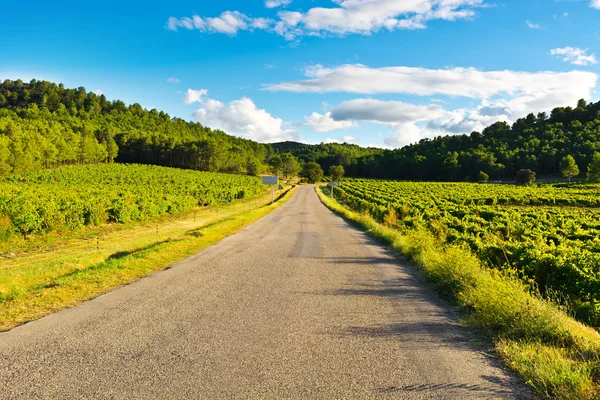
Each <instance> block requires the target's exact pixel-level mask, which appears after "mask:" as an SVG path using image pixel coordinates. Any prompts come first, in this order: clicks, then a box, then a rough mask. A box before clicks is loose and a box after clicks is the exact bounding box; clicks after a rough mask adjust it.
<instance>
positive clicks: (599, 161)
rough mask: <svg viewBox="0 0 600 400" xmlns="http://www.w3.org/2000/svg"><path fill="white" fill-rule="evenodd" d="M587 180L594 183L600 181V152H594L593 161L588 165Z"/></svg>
mask: <svg viewBox="0 0 600 400" xmlns="http://www.w3.org/2000/svg"><path fill="white" fill-rule="evenodd" d="M587 181H588V182H593V183H599V182H600V153H594V156H593V157H592V162H591V163H590V165H588V170H587Z"/></svg>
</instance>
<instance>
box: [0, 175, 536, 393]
mask: <svg viewBox="0 0 600 400" xmlns="http://www.w3.org/2000/svg"><path fill="white" fill-rule="evenodd" d="M479 350H480V349H478V348H475V347H473V345H472V344H471V337H470V335H469V333H468V332H467V331H466V330H465V329H464V328H463V327H461V326H460V324H458V323H457V318H456V316H454V315H453V313H452V312H451V310H450V309H449V308H448V306H447V305H445V303H444V302H441V301H440V300H438V298H437V297H436V296H435V295H433V294H432V293H431V290H430V289H429V288H428V287H427V286H426V285H424V284H423V283H422V282H421V281H420V280H419V279H417V278H415V277H414V275H413V272H411V269H410V268H408V267H405V266H403V265H402V264H401V263H400V262H399V261H397V260H396V259H394V258H393V257H392V256H391V255H390V254H388V252H387V250H386V249H385V248H383V247H381V246H379V245H377V244H376V243H374V242H373V241H371V240H370V239H369V238H368V237H367V236H366V235H365V234H364V233H362V232H360V231H358V230H357V229H355V228H353V227H351V226H350V225H348V224H347V223H346V222H345V221H344V220H342V219H341V218H339V217H338V216H336V215H334V214H333V213H332V212H331V211H329V210H328V209H327V208H325V207H324V206H323V205H322V204H321V202H320V201H319V199H318V197H317V195H316V193H315V192H314V188H312V187H309V186H303V187H300V188H299V189H298V191H297V192H296V194H295V195H294V196H293V198H292V199H291V200H290V201H289V202H288V203H286V204H285V205H283V206H282V207H280V208H279V209H277V210H275V211H274V212H273V213H271V214H269V215H268V216H266V217H264V218H263V219H261V220H259V221H257V222H255V223H254V224H252V225H250V226H248V227H246V228H245V229H243V230H242V231H240V232H238V233H237V234H235V235H233V236H230V237H228V238H226V239H225V240H223V241H221V242H220V243H218V244H216V245H214V246H212V247H209V248H207V249H206V250H204V251H202V252H201V253H199V254H197V255H195V256H194V257H191V258H189V259H187V260H185V261H182V262H180V263H178V264H175V265H174V266H173V267H172V268H171V269H169V270H166V271H163V272H160V273H157V274H154V275H152V276H149V277H147V278H144V279H142V280H140V281H138V282H136V283H134V284H132V285H129V286H125V287H122V288H119V289H117V290H114V291H112V292H110V293H107V294H105V295H103V296H100V297H98V298H96V299H94V300H92V301H89V302H87V303H84V304H82V305H80V306H78V307H75V308H72V309H68V310H64V311H61V312H58V313H55V314H52V315H49V316H47V317H45V318H42V319H40V320H38V321H35V322H31V323H29V324H26V325H23V326H20V327H18V328H16V329H13V330H12V331H9V332H6V333H1V334H0V398H2V399H29V398H40V399H77V398H79V399H92V398H97V399H197V398H207V399H212V398H224V399H232V398H244V399H246V398H267V399H280V398H290V399H299V398H302V399H304V398H323V399H342V398H347V399H354V398H357V399H360V398H401V399H466V398H481V399H492V398H502V399H512V398H523V397H524V396H525V395H524V393H525V392H524V391H522V389H521V388H520V386H519V385H518V384H517V383H515V381H514V379H513V378H511V377H510V376H509V375H508V374H507V373H505V372H504V371H503V370H502V369H501V368H499V367H498V365H497V363H496V362H495V361H494V360H491V359H490V358H489V357H487V356H486V355H484V354H483V353H482V352H481V351H479Z"/></svg>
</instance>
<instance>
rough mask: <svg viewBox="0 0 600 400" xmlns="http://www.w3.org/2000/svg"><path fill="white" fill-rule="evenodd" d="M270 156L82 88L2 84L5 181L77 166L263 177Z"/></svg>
mask: <svg viewBox="0 0 600 400" xmlns="http://www.w3.org/2000/svg"><path fill="white" fill-rule="evenodd" d="M271 152H272V149H271V147H270V146H269V145H263V144H259V143H256V142H253V141H250V140H245V139H241V138H237V137H234V136H230V135H227V134H225V133H224V132H221V131H216V130H211V129H210V128H207V127H204V126H202V125H200V124H198V123H193V122H186V121H184V120H181V119H178V118H171V117H170V116H169V115H168V114H166V113H164V112H162V111H157V110H149V111H148V110H144V109H143V108H142V107H141V106H140V105H139V104H132V105H129V106H127V105H125V103H123V102H122V101H119V100H116V101H108V100H107V99H106V97H105V96H104V95H96V94H94V93H91V92H89V93H88V92H87V91H86V89H85V88H83V87H80V88H77V89H65V88H64V86H63V85H62V84H60V85H56V84H54V83H50V82H45V81H36V80H32V81H31V82H30V83H24V82H22V81H20V80H17V81H10V80H5V81H4V82H3V83H0V175H1V174H7V173H20V172H27V171H31V170H36V169H39V168H41V167H51V166H57V165H64V164H75V163H82V164H87V163H98V162H112V161H116V162H122V163H141V164H154V165H163V166H171V167H180V168H189V169H198V170H204V171H214V172H232V173H240V172H250V173H255V172H259V171H260V170H261V169H262V166H263V165H264V164H265V162H266V161H267V160H268V158H269V155H270V154H271Z"/></svg>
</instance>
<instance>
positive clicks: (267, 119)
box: [194, 97, 299, 143]
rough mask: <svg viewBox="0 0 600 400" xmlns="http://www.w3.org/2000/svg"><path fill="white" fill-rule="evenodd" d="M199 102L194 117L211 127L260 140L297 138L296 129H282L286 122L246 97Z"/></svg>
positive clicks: (271, 140)
mask: <svg viewBox="0 0 600 400" xmlns="http://www.w3.org/2000/svg"><path fill="white" fill-rule="evenodd" d="M201 104H202V106H201V108H199V109H198V110H196V111H195V112H194V119H195V120H196V121H198V122H200V123H201V124H203V125H206V126H209V127H211V128H213V129H220V130H222V131H224V132H227V133H230V134H234V135H237V136H242V137H244V138H246V139H252V140H255V141H258V142H263V143H264V142H279V141H286V140H294V141H296V140H298V137H299V136H298V132H297V131H296V130H293V129H285V128H284V126H285V125H288V124H286V123H285V122H284V121H283V120H281V119H280V118H275V117H273V116H272V115H271V114H269V113H268V112H267V111H266V110H262V109H259V108H258V107H257V106H256V104H254V102H253V101H252V100H251V99H249V98H247V97H242V98H241V99H239V100H234V101H232V102H230V103H228V104H224V103H222V102H220V101H218V100H213V99H202V100H201Z"/></svg>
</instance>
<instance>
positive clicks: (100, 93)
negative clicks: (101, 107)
mask: <svg viewBox="0 0 600 400" xmlns="http://www.w3.org/2000/svg"><path fill="white" fill-rule="evenodd" d="M93 93H94V94H95V95H97V96H102V95H103V94H104V93H103V92H102V90H100V89H96V90H94V92H93Z"/></svg>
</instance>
